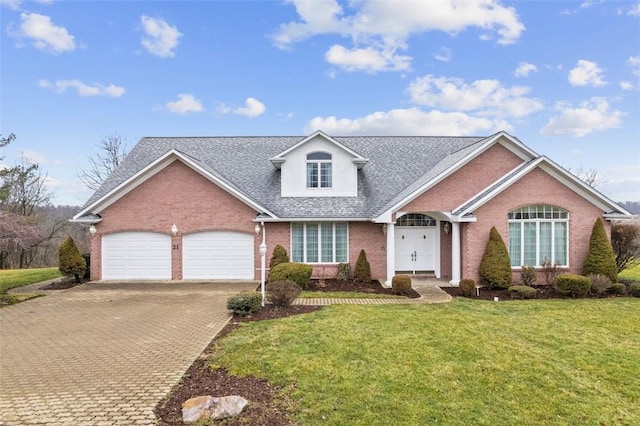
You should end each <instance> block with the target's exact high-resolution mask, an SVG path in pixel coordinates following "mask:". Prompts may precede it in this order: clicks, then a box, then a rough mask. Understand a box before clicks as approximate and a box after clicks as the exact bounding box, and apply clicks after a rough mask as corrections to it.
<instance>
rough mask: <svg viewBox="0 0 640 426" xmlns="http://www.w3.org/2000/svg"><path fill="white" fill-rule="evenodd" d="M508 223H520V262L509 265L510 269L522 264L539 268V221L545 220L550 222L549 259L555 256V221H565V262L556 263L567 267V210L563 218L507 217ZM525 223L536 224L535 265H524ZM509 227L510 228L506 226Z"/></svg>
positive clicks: (561, 266)
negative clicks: (565, 216)
mask: <svg viewBox="0 0 640 426" xmlns="http://www.w3.org/2000/svg"><path fill="white" fill-rule="evenodd" d="M508 222H509V223H518V224H520V262H519V265H513V266H511V269H515V270H520V269H522V267H523V266H533V267H535V268H536V269H541V268H542V266H541V263H542V259H540V223H542V222H546V223H551V259H552V260H553V259H555V257H556V244H555V241H556V239H555V237H556V226H555V224H556V223H559V222H563V223H566V229H567V245H566V264H563V265H561V264H558V267H560V268H568V267H569V265H570V264H571V261H570V259H569V255H570V251H569V247H570V244H569V212H567V218H566V219H565V218H563V219H545V218H534V219H508ZM525 223H535V224H536V264H535V265H525V264H524V224H525ZM507 229H510V228H507ZM510 238H511V236H510V235H509V239H508V240H507V248H508V247H509V246H510V244H509V242H510ZM509 257H511V253H509Z"/></svg>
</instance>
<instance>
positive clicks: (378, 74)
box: [0, 0, 640, 205]
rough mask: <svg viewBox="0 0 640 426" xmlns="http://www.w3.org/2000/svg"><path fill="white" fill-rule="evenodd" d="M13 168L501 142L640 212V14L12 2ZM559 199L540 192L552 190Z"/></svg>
mask: <svg viewBox="0 0 640 426" xmlns="http://www.w3.org/2000/svg"><path fill="white" fill-rule="evenodd" d="M0 31H1V32H2V36H1V42H0V43H1V45H0V48H1V51H0V61H1V62H0V64H1V65H0V67H1V69H0V71H1V74H0V91H1V93H0V132H1V133H2V135H3V136H7V135H8V134H9V133H15V134H16V135H17V140H16V141H15V142H14V143H13V144H11V145H10V146H9V147H7V148H5V149H4V150H3V151H4V152H3V153H2V154H3V155H4V156H5V160H4V162H5V164H13V163H15V162H18V161H19V160H20V158H21V157H22V156H24V157H25V158H27V159H30V160H32V161H35V162H38V163H40V164H41V167H42V169H43V171H45V172H46V173H47V174H48V185H49V187H50V188H51V190H52V191H53V193H54V194H55V196H54V200H53V201H54V203H55V204H71V205H81V204H83V203H84V202H85V201H86V199H87V198H88V197H89V196H90V195H91V191H90V190H88V189H86V188H85V187H84V186H83V184H82V183H81V182H80V180H79V179H78V178H77V175H78V172H79V170H80V169H81V168H83V167H85V163H86V159H87V157H89V156H92V155H94V154H95V153H96V151H97V146H96V145H97V143H98V142H99V141H100V140H101V139H102V138H103V137H105V136H108V135H113V134H119V135H121V136H122V137H124V138H126V139H128V140H129V144H130V146H132V145H133V144H135V142H136V141H137V140H139V139H140V138H141V137H144V136H218V135H305V134H308V133H310V132H312V131H313V130H315V129H322V130H324V131H325V132H327V133H328V134H330V135H336V136H339V135H360V134H365V135H366V134H369V135H387V134H389V135H391V134H393V135H490V134H492V133H494V132H496V131H498V130H506V131H508V132H510V133H511V134H513V135H515V136H517V137H519V138H520V139H521V140H523V141H524V142H525V143H526V144H527V145H528V146H530V147H531V148H532V149H533V150H535V151H536V152H538V153H540V154H544V155H547V156H549V157H550V158H551V159H552V160H554V161H556V162H557V163H559V164H560V165H562V166H564V167H566V168H571V169H572V170H576V169H579V168H582V169H584V170H589V169H595V170H597V172H598V176H599V177H600V178H601V180H603V182H602V183H601V184H600V185H599V186H598V189H599V190H600V191H601V192H603V193H604V194H605V195H607V196H609V197H610V198H612V199H614V200H616V201H638V200H640V2H638V1H621V2H616V1H584V2H579V1H575V2H574V1H563V2H558V1H544V2H540V1H530V2H526V1H516V2H513V1H497V0H479V1H475V2H471V1H466V2H457V1H454V0H437V1H436V0H434V1H423V2H420V1H395V0H376V1H368V0H354V1H351V2H338V1H335V0H314V1H308V0H307V1H301V0H292V1H278V2H276V1H246V2H245V1H228V2H225V1H181V2H178V1H162V2H155V1H138V2H132V1H51V0H46V1H45V0H41V1H20V0H0ZM543 190H544V189H543V188H541V191H543Z"/></svg>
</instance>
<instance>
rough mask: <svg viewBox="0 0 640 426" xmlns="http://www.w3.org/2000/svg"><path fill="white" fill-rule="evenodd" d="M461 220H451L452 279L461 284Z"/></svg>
mask: <svg viewBox="0 0 640 426" xmlns="http://www.w3.org/2000/svg"><path fill="white" fill-rule="evenodd" d="M460 266H461V262H460V222H451V281H449V284H453V285H458V284H460Z"/></svg>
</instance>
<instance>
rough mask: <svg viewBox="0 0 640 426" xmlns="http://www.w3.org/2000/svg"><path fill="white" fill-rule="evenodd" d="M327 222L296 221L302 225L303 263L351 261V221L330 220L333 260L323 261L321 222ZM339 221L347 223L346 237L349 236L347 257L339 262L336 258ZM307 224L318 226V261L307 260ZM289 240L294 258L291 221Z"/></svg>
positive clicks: (334, 263) (326, 263)
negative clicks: (337, 225)
mask: <svg viewBox="0 0 640 426" xmlns="http://www.w3.org/2000/svg"><path fill="white" fill-rule="evenodd" d="M326 223H327V222H302V223H300V222H296V224H299V225H302V261H301V262H302V263H308V264H310V265H337V264H339V263H349V223H348V222H329V223H331V230H332V232H331V239H332V243H333V253H332V261H331V262H322V261H321V259H322V227H321V226H320V225H321V224H326ZM338 223H345V224H346V225H347V232H346V238H347V247H346V254H347V258H346V260H345V261H344V262H339V261H337V260H336V254H337V253H336V251H337V250H336V248H337V246H336V224H338ZM307 225H317V226H318V247H317V252H318V261H317V262H310V261H308V260H307ZM289 240H290V247H291V260H292V261H294V260H293V244H294V241H293V223H291V224H290V225H289Z"/></svg>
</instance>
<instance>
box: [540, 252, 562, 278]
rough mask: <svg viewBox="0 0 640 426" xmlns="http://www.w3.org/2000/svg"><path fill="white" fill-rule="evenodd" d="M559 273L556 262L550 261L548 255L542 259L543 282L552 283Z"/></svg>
mask: <svg viewBox="0 0 640 426" xmlns="http://www.w3.org/2000/svg"><path fill="white" fill-rule="evenodd" d="M559 273H560V271H559V270H558V264H557V263H551V259H549V258H548V257H545V258H544V259H542V275H544V282H545V283H546V284H547V285H554V284H555V283H556V278H558V274H559Z"/></svg>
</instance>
